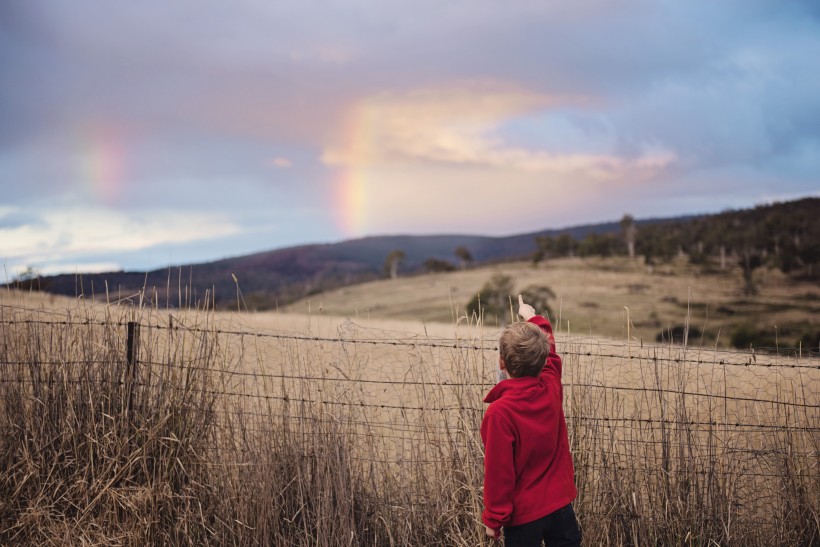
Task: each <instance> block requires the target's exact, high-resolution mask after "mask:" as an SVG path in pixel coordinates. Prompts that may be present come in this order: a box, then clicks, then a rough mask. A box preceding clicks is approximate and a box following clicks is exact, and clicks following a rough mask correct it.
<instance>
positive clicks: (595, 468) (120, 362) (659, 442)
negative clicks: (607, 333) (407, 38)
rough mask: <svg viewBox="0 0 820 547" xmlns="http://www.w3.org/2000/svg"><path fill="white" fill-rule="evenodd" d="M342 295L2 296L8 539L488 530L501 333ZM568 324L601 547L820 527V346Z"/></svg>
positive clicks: (463, 536) (400, 541)
mask: <svg viewBox="0 0 820 547" xmlns="http://www.w3.org/2000/svg"><path fill="white" fill-rule="evenodd" d="M523 271H524V268H522V272H523ZM540 273H543V272H539V271H537V270H535V271H534V273H533V276H536V275H538V274H540ZM463 275H476V276H478V274H477V273H474V272H464V273H463ZM635 275H639V274H638V273H636V274H635ZM427 277H428V278H429V279H426V282H427V283H432V282H437V281H436V280H437V279H443V278H444V276H427ZM539 277H540V276H539ZM417 279H418V280H423V279H425V278H417ZM481 280H482V281H483V277H482V278H481ZM420 282H421V281H420ZM477 282H478V277H477ZM548 283H551V282H550V281H548ZM345 290H349V291H355V290H358V289H356V288H350V289H345ZM626 290H627V291H628V290H629V289H628V288H627V289H626ZM653 290H654V289H653ZM727 290H729V289H727ZM562 292H563V291H562ZM647 292H648V294H649V296H651V295H652V294H653V293H652V292H651V291H647ZM564 294H565V295H566V296H565V297H564V298H565V301H568V300H571V299H570V297H569V294H568V293H564ZM348 296H349V293H348ZM423 298H424V297H423V296H422V297H420V298H419V300H420V301H421V300H423ZM584 298H585V299H587V298H590V301H598V302H601V301H600V300H596V298H595V297H587V296H585V297H584ZM647 298H648V297H647ZM584 301H586V300H584ZM619 303H620V302H619ZM629 304H631V306H630V308H631V309H632V310H635V309H640V306H641V299H639V298H636V299H635V301H634V302H633V301H631V300H630V301H629ZM311 305H313V303H312V304H311ZM334 305H335V304H333V300H332V299H330V298H328V299H327V300H324V301H323V304H322V310H321V312H320V311H318V309H312V310H311V311H312V313H311V314H304V315H302V314H295V313H265V314H262V313H260V314H237V313H224V312H222V313H218V312H213V311H211V310H208V309H199V310H174V311H173V312H169V311H162V310H157V309H152V308H150V307H145V306H140V305H138V303H137V305H131V304H129V305H120V306H114V305H111V306H106V305H101V304H97V303H87V302H82V301H79V302H78V301H76V300H69V299H60V298H50V297H46V296H42V295H36V294H18V293H14V292H3V293H2V294H0V324H2V330H1V331H0V361H2V368H0V429H2V430H3V435H2V442H0V462H2V465H1V466H0V469H1V471H0V543H3V544H9V543H39V544H64V543H71V544H83V543H94V544H110V545H137V544H147V543H153V544H158V543H163V544H164V543H172V544H220V545H222V544H228V545H254V544H259V545H374V546H375V545H379V546H381V545H442V546H445V545H447V546H449V545H465V546H466V545H486V544H487V540H486V538H485V537H484V532H483V527H482V526H481V523H480V521H479V515H480V512H481V483H482V473H483V469H482V465H483V464H482V461H483V460H482V447H481V441H480V437H479V435H478V427H479V424H480V421H481V417H482V413H483V403H482V402H481V400H482V397H483V394H484V393H485V392H486V391H487V390H488V389H489V388H490V387H491V386H492V385H493V383H494V381H495V366H496V359H497V350H496V348H495V345H496V342H497V336H498V328H497V327H496V326H489V325H483V324H476V323H475V322H474V321H472V320H471V319H470V318H468V317H459V316H458V314H457V311H455V310H454V308H452V307H450V305H449V303H448V302H447V301H446V300H445V301H443V302H442V304H441V306H442V308H443V309H447V310H450V313H451V314H452V315H451V319H448V322H447V323H435V322H428V323H420V322H418V321H400V320H387V319H383V318H380V317H378V315H380V314H377V313H375V311H376V310H375V307H373V308H371V311H373V312H374V313H371V315H370V317H369V318H368V317H367V316H366V314H364V313H359V315H358V317H357V316H356V315H355V314H347V313H345V314H342V315H341V316H335V315H330V312H333V311H335V310H336V308H334ZM599 305H603V304H602V303H599ZM365 307H366V306H365ZM565 309H570V310H571V309H572V308H571V307H569V308H565ZM381 313H382V314H387V312H386V311H384V310H382V312H381ZM410 313H415V312H413V311H412V310H410V311H407V310H406V314H410ZM406 314H405V315H402V314H401V313H397V314H396V316H397V317H408V315H406ZM344 315H348V316H349V318H345V317H344ZM416 317H418V316H416ZM690 319H691V318H690ZM562 321H563V320H562ZM129 323H130V324H132V325H138V327H134V326H132V327H131V335H130V336H129ZM571 324H572V323H571ZM624 328H625V329H626V328H627V327H624ZM629 328H631V326H630V327H629ZM556 336H557V344H558V352H559V353H560V354H561V355H562V357H563V359H564V385H565V412H566V415H567V421H568V425H569V431H570V442H571V449H572V452H573V456H574V460H575V467H576V481H577V484H578V487H579V498H578V500H577V502H576V509H577V512H578V514H579V518H580V520H581V523H582V528H583V532H584V535H585V541H586V543H587V544H588V545H642V544H685V545H707V544H719V545H816V544H817V543H818V542H820V360H818V358H817V357H816V356H810V355H809V354H808V352H807V353H806V354H801V353H797V354H795V353H794V352H788V353H786V352H783V353H778V352H776V351H775V352H774V353H754V352H737V351H727V350H724V349H721V348H719V347H716V346H712V347H711V348H709V347H703V346H699V345H689V346H681V345H675V344H661V345H658V344H650V343H648V342H647V341H646V340H643V339H642V337H639V336H633V335H632V334H631V333H630V335H629V336H627V335H626V333H624V335H623V336H619V335H616V336H611V337H609V338H604V337H600V336H598V337H592V336H589V334H588V333H585V332H584V329H578V330H576V329H575V328H572V330H571V332H568V331H567V329H566V327H565V326H564V327H563V328H562V329H560V330H559V332H558V333H557V335H556ZM129 340H130V342H129Z"/></svg>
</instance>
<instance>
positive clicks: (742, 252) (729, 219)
mask: <svg viewBox="0 0 820 547" xmlns="http://www.w3.org/2000/svg"><path fill="white" fill-rule="evenodd" d="M817 218H820V198H805V199H801V200H797V201H791V202H785V203H775V204H772V205H765V206H758V207H755V208H752V209H745V210H740V211H727V212H724V213H720V214H715V215H701V216H686V217H677V218H667V219H643V220H634V219H632V218H631V217H629V216H625V217H624V218H623V219H622V220H621V222H609V223H602V224H593V225H584V226H576V227H571V228H565V229H553V230H542V231H539V232H532V233H526V234H518V235H512V236H506V237H488V236H475V235H434V236H408V235H395V236H375V237H367V238H362V239H355V240H349V241H343V242H339V243H332V244H315V245H303V246H298V247H290V248H286V249H278V250H273V251H267V252H262V253H256V254H251V255H246V256H240V257H234V258H226V259H222V260H218V261H215V262H209V263H203V264H193V265H183V266H172V267H168V268H164V269H159V270H153V271H150V272H109V273H100V274H83V275H58V276H51V277H43V278H38V279H33V280H24V281H23V282H22V283H16V284H15V285H16V286H18V287H20V288H24V289H25V288H31V287H33V288H34V289H37V290H43V291H47V292H51V293H55V294H63V295H68V296H77V295H84V296H86V297H88V296H92V297H96V298H105V299H107V300H108V301H113V300H119V299H121V298H129V297H131V296H133V295H134V294H137V293H142V294H143V295H144V297H145V298H147V299H148V301H149V302H151V303H152V304H155V305H157V306H161V307H182V306H187V305H188V304H191V303H197V302H202V301H204V300H205V299H206V298H208V300H209V301H211V302H214V303H215V304H216V305H217V307H220V308H223V309H235V308H238V307H244V308H246V309H249V310H265V309H275V308H277V307H278V306H281V305H284V304H287V303H290V302H294V301H296V300H298V299H301V298H304V297H306V296H310V295H313V294H318V293H320V292H326V291H329V290H333V289H335V288H338V287H343V286H350V285H354V284H356V283H362V282H366V281H372V280H375V279H379V278H382V277H384V276H385V262H386V258H387V257H388V256H389V255H391V253H393V252H394V251H400V252H401V257H402V258H401V261H400V263H398V262H396V265H397V268H396V269H397V273H400V274H402V275H408V274H418V273H421V272H424V271H436V270H448V269H450V270H451V269H455V268H456V267H457V266H456V263H457V262H459V260H460V259H458V258H456V256H455V251H456V249H458V248H463V249H465V250H466V252H467V254H468V257H467V260H465V261H464V265H470V264H475V265H480V264H492V263H501V262H509V261H512V260H522V259H532V260H534V261H536V262H537V261H540V260H552V259H555V258H561V257H572V256H581V257H593V256H599V257H607V256H618V255H627V254H628V253H629V252H632V253H633V254H634V255H635V256H636V257H638V258H639V259H640V261H641V262H642V263H646V264H648V265H650V266H653V267H662V266H663V265H665V264H669V263H671V262H672V261H674V260H675V259H676V257H683V256H685V257H687V258H688V260H689V262H690V263H692V264H694V265H697V266H698V267H699V268H700V271H701V272H703V273H710V272H713V271H715V270H717V271H720V272H725V271H726V270H727V268H732V267H735V266H737V265H738V264H740V265H741V266H742V267H741V273H742V275H743V279H744V283H745V286H744V293H745V294H746V295H747V296H751V295H754V294H755V291H756V287H755V283H754V277H755V275H756V274H755V272H756V270H757V269H759V268H762V267H774V268H777V269H779V270H780V271H781V272H784V273H786V274H788V275H789V277H790V278H791V279H795V280H801V279H803V280H817V279H818V278H820V222H817V220H816V219H817ZM462 258H464V257H462ZM234 279H236V280H237V281H238V286H237V282H236V281H234ZM143 289H144V291H143ZM238 300H239V301H240V302H241V305H238V302H237V301H238Z"/></svg>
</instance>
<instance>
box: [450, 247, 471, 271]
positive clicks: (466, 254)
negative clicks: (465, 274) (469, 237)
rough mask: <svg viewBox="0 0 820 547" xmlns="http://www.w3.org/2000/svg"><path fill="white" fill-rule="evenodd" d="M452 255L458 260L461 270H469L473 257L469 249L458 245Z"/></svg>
mask: <svg viewBox="0 0 820 547" xmlns="http://www.w3.org/2000/svg"><path fill="white" fill-rule="evenodd" d="M454 254H455V255H456V257H457V258H458V260H459V264H460V265H461V269H462V270H465V269H467V268H469V267H470V266H471V265H472V264H473V255H472V253H471V252H470V249H468V248H467V247H465V246H464V245H459V246H458V247H456V250H455V251H454Z"/></svg>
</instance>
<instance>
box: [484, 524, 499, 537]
mask: <svg viewBox="0 0 820 547" xmlns="http://www.w3.org/2000/svg"><path fill="white" fill-rule="evenodd" d="M484 531H485V532H487V537H490V538H493V539H495V540H499V539H501V534H499V535H496V534H495V530H493V529H492V528H490V527H489V526H487V525H486V524H485V525H484Z"/></svg>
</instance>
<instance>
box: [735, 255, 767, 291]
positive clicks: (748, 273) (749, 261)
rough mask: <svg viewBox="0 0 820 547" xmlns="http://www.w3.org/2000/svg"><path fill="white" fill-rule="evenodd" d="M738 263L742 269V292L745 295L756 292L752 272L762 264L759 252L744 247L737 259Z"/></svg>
mask: <svg viewBox="0 0 820 547" xmlns="http://www.w3.org/2000/svg"><path fill="white" fill-rule="evenodd" d="M738 264H740V267H741V268H742V269H743V293H744V294H745V295H747V296H751V295H755V294H757V285H755V282H754V278H753V277H752V274H753V273H754V271H755V269H757V268H759V267H760V266H762V265H763V258H762V257H761V255H760V253H759V252H757V251H755V250H750V249H749V248H745V249H743V254H742V255H741V257H740V259H738Z"/></svg>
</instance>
